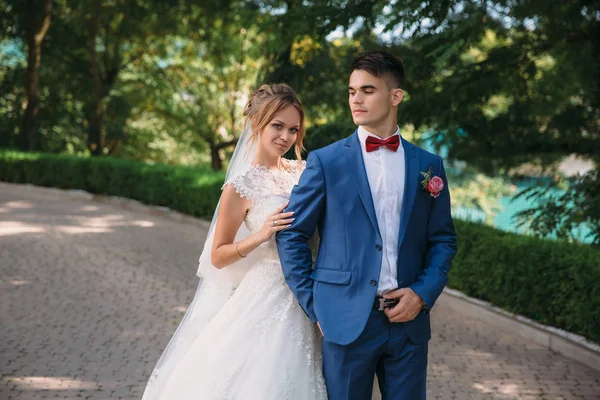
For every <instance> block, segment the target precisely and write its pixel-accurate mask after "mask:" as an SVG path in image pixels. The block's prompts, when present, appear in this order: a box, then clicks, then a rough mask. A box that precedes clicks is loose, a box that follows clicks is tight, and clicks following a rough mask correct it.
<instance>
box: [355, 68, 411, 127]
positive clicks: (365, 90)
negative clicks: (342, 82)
mask: <svg viewBox="0 0 600 400" xmlns="http://www.w3.org/2000/svg"><path fill="white" fill-rule="evenodd" d="M388 85H389V83H387V82H386V81H385V79H381V78H377V77H376V76H374V75H371V74H370V73H368V72H367V71H363V70H360V69H357V70H354V71H352V74H350V84H349V85H348V102H349V104H350V111H352V119H353V120H354V123H355V124H356V125H362V126H366V127H368V126H377V125H379V124H381V123H383V122H384V121H386V120H388V119H389V118H392V117H393V116H395V112H396V110H395V108H394V107H395V106H397V105H398V103H400V101H401V100H402V96H401V93H402V91H401V90H400V89H397V88H392V89H390V88H389V87H388Z"/></svg>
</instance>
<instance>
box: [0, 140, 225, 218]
mask: <svg viewBox="0 0 600 400" xmlns="http://www.w3.org/2000/svg"><path fill="white" fill-rule="evenodd" d="M224 177H225V175H224V174H222V173H215V172H213V171H212V170H209V169H198V168H187V167H173V166H169V165H162V164H160V165H158V164H157V165H151V164H145V163H141V162H136V161H131V160H120V159H114V158H110V157H107V158H96V157H86V158H83V157H74V156H64V155H54V154H36V153H20V152H12V151H0V181H5V182H13V183H31V184H34V185H38V186H50V187H56V188H61V189H80V190H85V191H87V192H90V193H96V194H104V195H111V196H120V197H126V198H130V199H135V200H139V201H141V202H143V203H146V204H153V205H157V206H164V207H169V208H171V209H173V210H177V211H181V212H183V213H186V214H189V215H194V216H196V217H202V218H209V219H210V218H211V217H212V214H213V212H214V209H215V206H216V204H217V202H218V200H219V196H220V195H221V185H222V184H223V179H224Z"/></svg>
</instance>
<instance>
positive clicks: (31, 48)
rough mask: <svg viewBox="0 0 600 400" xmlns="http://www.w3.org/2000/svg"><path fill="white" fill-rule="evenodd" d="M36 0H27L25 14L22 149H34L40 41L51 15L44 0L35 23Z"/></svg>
mask: <svg viewBox="0 0 600 400" xmlns="http://www.w3.org/2000/svg"><path fill="white" fill-rule="evenodd" d="M35 3H36V1H35V0H28V6H29V10H30V11H29V14H28V16H27V27H26V29H25V31H26V36H27V37H26V40H27V71H26V73H25V90H26V92H27V105H26V107H25V113H24V114H23V119H22V121H21V130H20V141H21V146H20V147H21V148H22V149H24V150H34V149H35V145H36V143H35V137H36V123H35V119H36V116H37V114H38V111H39V103H40V94H39V93H40V91H39V68H40V62H41V54H42V42H43V41H44V37H45V36H46V33H47V32H48V29H49V28H50V18H51V15H52V0H44V3H43V16H42V21H41V23H40V24H39V26H38V24H37V23H36V18H35V17H36V12H35V10H36V4H35Z"/></svg>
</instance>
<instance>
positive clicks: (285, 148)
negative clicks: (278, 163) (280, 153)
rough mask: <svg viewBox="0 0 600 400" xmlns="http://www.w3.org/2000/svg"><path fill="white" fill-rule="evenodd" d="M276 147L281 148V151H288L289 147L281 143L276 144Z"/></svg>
mask: <svg viewBox="0 0 600 400" xmlns="http://www.w3.org/2000/svg"><path fill="white" fill-rule="evenodd" d="M275 146H277V147H279V148H280V149H281V150H285V151H287V150H288V146H287V145H284V144H280V143H275Z"/></svg>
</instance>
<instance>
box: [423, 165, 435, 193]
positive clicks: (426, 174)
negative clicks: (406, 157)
mask: <svg viewBox="0 0 600 400" xmlns="http://www.w3.org/2000/svg"><path fill="white" fill-rule="evenodd" d="M421 174H422V175H423V177H424V179H423V180H422V181H421V186H423V189H425V190H427V185H428V184H429V181H430V180H431V174H433V170H432V169H431V167H429V169H428V170H427V172H423V171H421Z"/></svg>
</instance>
